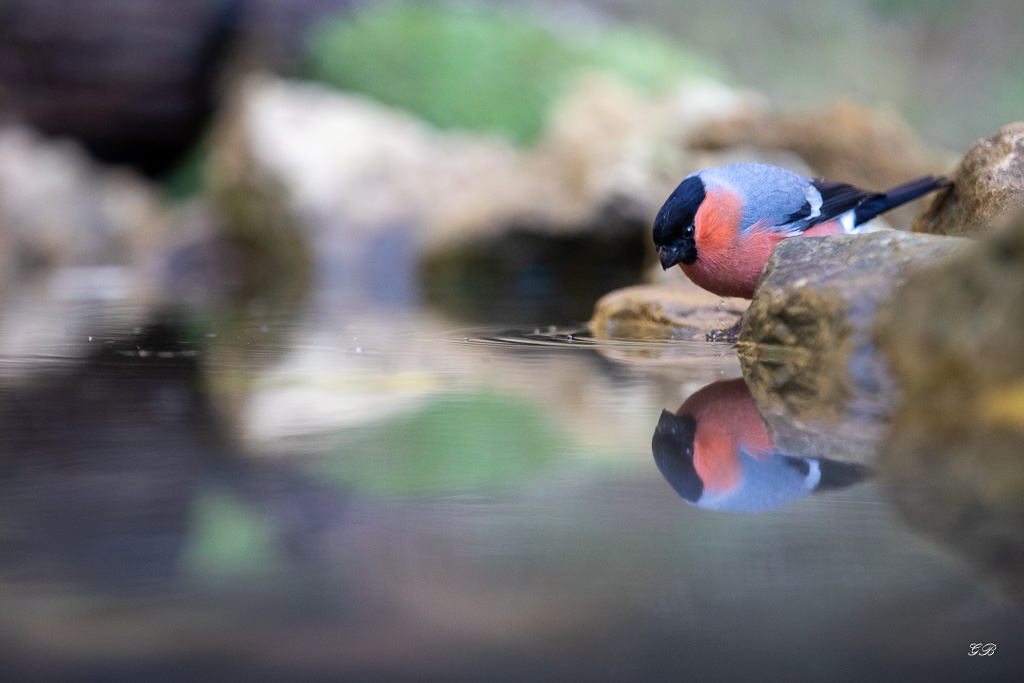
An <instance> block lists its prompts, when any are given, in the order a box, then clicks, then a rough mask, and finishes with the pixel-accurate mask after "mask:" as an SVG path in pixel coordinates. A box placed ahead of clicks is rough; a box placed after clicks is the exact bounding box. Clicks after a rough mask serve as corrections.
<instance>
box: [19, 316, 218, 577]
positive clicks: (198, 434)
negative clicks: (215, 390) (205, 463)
mask: <svg viewBox="0 0 1024 683" xmlns="http://www.w3.org/2000/svg"><path fill="white" fill-rule="evenodd" d="M95 345H96V346H99V347H100V350H99V351H98V352H97V353H96V354H95V356H93V357H92V358H90V359H89V360H87V361H84V362H83V363H82V364H81V366H80V367H79V368H77V369H76V370H74V371H73V372H70V373H68V372H64V371H58V370H52V371H50V374H49V375H47V374H43V375H40V376H38V377H35V378H33V380H32V381H31V382H29V383H27V385H26V386H20V387H14V388H8V389H5V390H4V391H3V392H2V393H0V441H2V442H3V443H4V444H5V447H4V449H3V452H2V454H0V497H2V499H3V501H4V503H3V505H4V523H3V525H0V547H2V550H3V552H2V555H3V557H4V558H5V562H4V568H3V569H4V573H5V575H6V576H7V577H11V576H24V577H31V578H32V580H40V579H44V580H58V581H59V580H67V579H72V580H79V581H83V582H85V583H89V584H93V585H97V586H100V587H104V588H110V589H115V590H132V589H136V588H145V587H151V586H152V585H153V584H160V583H162V582H164V581H167V580H170V579H172V578H173V576H174V575H175V573H176V572H177V560H178V555H179V552H180V550H181V547H182V545H183V544H184V543H185V537H186V534H187V531H188V525H189V500H190V497H191V495H192V491H193V489H194V488H195V486H196V484H197V480H198V478H199V474H200V471H199V470H200V463H201V462H202V460H203V459H204V458H209V457H210V456H211V454H212V453H214V452H216V451H217V449H218V443H217V434H216V431H217V430H216V424H215V422H214V421H213V419H212V417H213V416H212V414H211V411H210V408H209V404H208V403H207V402H206V400H205V398H204V397H203V396H202V395H201V394H200V393H199V391H198V386H199V381H200V374H199V370H198V364H197V362H196V358H195V351H194V350H192V349H191V348H190V347H189V346H188V345H186V344H183V343H181V342H180V341H178V338H177V336H176V335H175V334H174V332H173V331H171V330H170V328H163V327H160V328H153V329H151V330H149V331H147V333H146V334H144V335H139V336H137V337H134V338H132V339H131V340H130V341H127V342H120V343H111V344H106V343H102V342H100V341H99V340H97V341H96V342H95Z"/></svg>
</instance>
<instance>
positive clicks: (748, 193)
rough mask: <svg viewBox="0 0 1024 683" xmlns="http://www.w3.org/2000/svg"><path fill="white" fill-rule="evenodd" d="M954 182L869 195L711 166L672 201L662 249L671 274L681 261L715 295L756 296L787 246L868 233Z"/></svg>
mask: <svg viewBox="0 0 1024 683" xmlns="http://www.w3.org/2000/svg"><path fill="white" fill-rule="evenodd" d="M948 184H949V181H948V180H946V179H945V178H943V177H939V176H927V177H924V178H918V179H917V180H913V181H911V182H909V183H906V184H905V185H900V186H899V187H895V188H893V189H891V190H889V191H888V192H867V191H865V190H859V189H857V188H856V187H853V186H852V185H847V184H845V183H834V182H829V181H827V180H815V179H812V178H805V177H804V176H802V175H800V174H798V173H793V172H792V171H787V170H786V169H784V168H779V167H778V166H772V165H770V164H755V163H739V164H730V165H728V166H720V167H718V168H707V169H704V170H703V171H698V172H696V173H693V174H691V175H689V176H687V177H686V179H684V180H683V182H681V183H680V184H679V186H678V187H677V188H676V189H675V191H673V192H672V194H671V195H670V196H669V198H668V199H667V200H666V201H665V204H664V206H662V207H661V210H660V211H659V212H658V217H657V218H656V219H655V221H654V244H655V246H656V247H657V248H658V256H659V258H660V259H661V265H662V267H663V268H665V269H666V270H667V269H668V268H670V267H672V266H674V265H676V264H679V266H680V267H681V268H682V269H683V272H684V273H686V275H687V276H688V277H689V278H690V279H691V280H693V281H694V282H695V283H696V284H698V285H700V286H701V287H703V288H704V289H706V290H708V291H710V292H713V293H715V294H718V295H720V296H739V297H744V298H746V299H750V298H751V297H753V295H754V286H755V285H756V284H757V279H758V278H759V277H760V275H761V271H762V270H763V269H764V266H765V264H766V263H767V262H768V257H769V256H771V253H772V249H774V248H775V245H776V244H778V243H779V242H780V241H782V240H784V239H787V238H789V237H799V236H801V235H806V236H821V235H842V234H853V233H857V232H860V231H861V230H862V226H863V225H864V224H865V223H867V222H868V221H870V220H871V219H872V218H874V217H875V216H877V215H878V214H880V213H883V212H885V211H888V210H889V209H893V208H895V207H897V206H900V205H901V204H905V203H907V202H909V201H911V200H913V199H916V198H918V197H920V196H921V195H923V194H927V193H928V192H931V191H932V190H935V189H938V188H940V187H943V186H945V185H948Z"/></svg>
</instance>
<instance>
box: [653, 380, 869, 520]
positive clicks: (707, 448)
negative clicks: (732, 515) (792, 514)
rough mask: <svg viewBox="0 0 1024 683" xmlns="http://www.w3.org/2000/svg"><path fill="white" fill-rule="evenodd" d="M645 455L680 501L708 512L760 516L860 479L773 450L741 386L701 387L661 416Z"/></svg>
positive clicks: (830, 464) (841, 466)
mask: <svg viewBox="0 0 1024 683" xmlns="http://www.w3.org/2000/svg"><path fill="white" fill-rule="evenodd" d="M651 447H652V449H653V451H654V461H655V462H656V463H657V465H658V469H659V470H661V473H662V475H664V477H665V479H667V480H668V482H669V483H670V484H671V485H672V487H673V488H674V489H675V490H676V492H677V493H678V494H679V495H680V496H681V497H682V498H683V500H685V501H686V502H688V503H691V504H693V505H696V506H697V507H702V508H707V509H710V510H728V511H730V512H764V511H766V510H771V509H773V508H776V507H779V506H782V505H786V504H787V503H791V502H793V501H795V500H796V499H798V498H800V497H801V496H803V495H805V494H807V493H809V492H811V491H822V490H827V489H835V488H841V487H845V486H849V485H851V484H855V483H857V482H858V481H861V480H862V479H863V478H864V477H865V476H867V474H868V470H867V468H865V467H863V466H861V465H856V464H852V463H843V462H835V461H832V460H830V459H827V458H821V457H803V456H804V454H802V453H797V452H786V451H783V450H780V449H779V448H777V447H776V444H774V443H773V441H772V438H771V437H769V435H768V432H767V431H766V430H765V425H764V423H763V422H762V421H761V415H760V414H759V413H758V411H757V407H756V406H755V404H754V399H753V397H752V396H751V394H750V390H749V389H748V388H747V385H746V382H744V381H743V380H742V379H734V380H726V381H720V382H714V383H712V384H709V385H708V386H706V387H704V388H703V389H701V390H700V391H698V392H697V393H695V394H693V395H692V396H690V398H688V399H687V400H686V402H685V403H683V405H682V406H680V407H679V410H678V411H676V414H674V415H673V414H672V413H670V412H668V411H667V410H665V411H662V413H661V419H660V420H659V421H658V427H657V429H656V430H655V432H654V439H653V441H652V444H651Z"/></svg>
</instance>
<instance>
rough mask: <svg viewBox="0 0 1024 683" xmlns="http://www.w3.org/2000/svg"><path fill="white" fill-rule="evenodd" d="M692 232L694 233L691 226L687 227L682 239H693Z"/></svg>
mask: <svg viewBox="0 0 1024 683" xmlns="http://www.w3.org/2000/svg"><path fill="white" fill-rule="evenodd" d="M693 232H694V230H693V226H692V225H687V226H686V229H685V230H683V238H684V239H690V238H691V237H693Z"/></svg>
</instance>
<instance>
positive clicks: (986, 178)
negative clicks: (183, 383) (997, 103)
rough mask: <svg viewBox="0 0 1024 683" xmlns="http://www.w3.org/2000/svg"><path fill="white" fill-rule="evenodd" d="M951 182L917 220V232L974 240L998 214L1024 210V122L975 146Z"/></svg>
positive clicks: (969, 151)
mask: <svg viewBox="0 0 1024 683" xmlns="http://www.w3.org/2000/svg"><path fill="white" fill-rule="evenodd" d="M952 179H953V186H952V187H949V188H947V189H945V190H942V191H940V192H939V194H938V195H936V197H935V199H934V201H932V203H931V205H930V206H929V207H928V209H927V210H926V211H925V212H924V213H923V214H921V215H920V216H919V217H918V219H917V221H916V222H915V223H914V230H915V231H917V232H929V233H933V234H936V235H976V234H980V233H982V232H984V231H986V230H988V229H989V228H990V227H991V226H992V225H993V223H994V222H995V221H996V220H997V219H998V218H999V216H1000V215H1002V214H1004V213H1007V212H1009V211H1013V210H1017V211H1020V210H1024V121H1021V122H1018V123H1012V124H1010V125H1008V126H1006V127H1005V128H1003V129H1002V130H1000V131H999V132H998V133H997V134H996V135H993V136H992V137H990V138H988V139H986V140H979V141H978V142H977V143H975V144H974V146H973V147H971V149H970V150H968V152H967V155H966V156H964V160H963V162H962V163H961V164H960V167H959V168H957V170H956V173H955V174H954V175H953V176H952Z"/></svg>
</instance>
